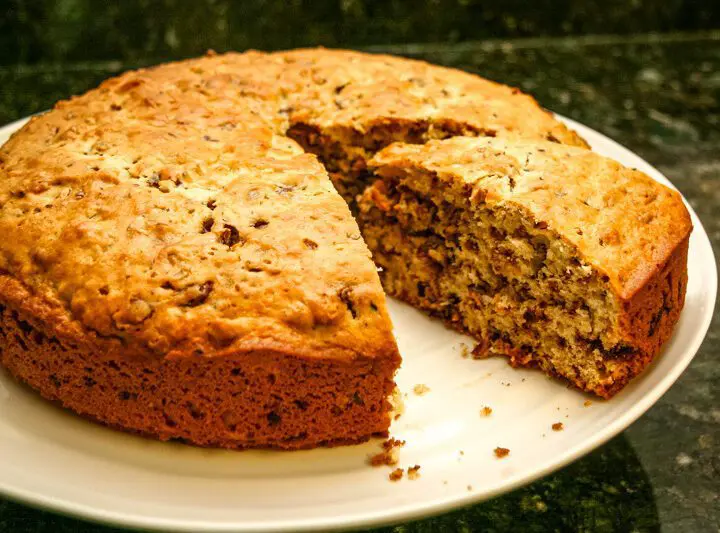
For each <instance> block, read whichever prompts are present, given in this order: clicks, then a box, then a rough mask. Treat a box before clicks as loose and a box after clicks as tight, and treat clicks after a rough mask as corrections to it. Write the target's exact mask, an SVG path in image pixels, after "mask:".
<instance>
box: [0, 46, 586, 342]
mask: <svg viewBox="0 0 720 533" xmlns="http://www.w3.org/2000/svg"><path fill="white" fill-rule="evenodd" d="M412 121H415V122H418V121H419V122H423V123H425V124H434V123H438V124H440V123H445V122H452V123H457V124H464V125H465V126H466V127H467V128H470V129H471V130H473V131H475V130H476V133H478V132H479V133H487V134H489V135H496V136H498V137H502V136H518V135H519V136H526V137H529V138H533V139H553V140H555V141H558V142H567V143H570V144H579V145H582V144H583V141H582V140H581V139H580V138H579V137H577V135H575V134H574V133H573V132H571V131H570V130H568V129H567V128H565V127H564V126H563V125H562V124H561V123H559V122H558V121H556V120H555V119H554V118H553V117H552V116H551V115H550V114H549V113H547V112H545V111H544V110H542V109H541V108H540V107H539V106H537V104H536V103H535V102H534V100H532V99H531V98H530V97H528V96H525V95H523V94H521V93H519V91H517V90H514V89H510V88H508V87H504V86H501V85H498V84H495V83H492V82H489V81H486V80H482V79H480V78H478V77H476V76H472V75H470V74H466V73H462V72H458V71H454V70H449V69H445V68H442V67H435V66H431V65H428V64H426V63H422V62H418V61H410V60H404V59H400V58H394V57H389V56H380V55H368V54H360V53H356V52H345V51H329V50H299V51H291V52H281V53H273V54H266V53H260V52H248V53H244V54H235V53H230V54H225V55H219V56H218V55H210V56H208V57H203V58H199V59H193V60H188V61H183V62H179V63H171V64H167V65H161V66H159V67H155V68H151V69H144V70H139V71H133V72H128V73H125V74H123V75H121V76H119V77H117V78H113V79H110V80H108V81H106V82H104V83H103V84H102V85H101V86H100V87H99V88H97V89H95V90H92V91H89V92H88V93H86V94H84V95H82V96H80V97H76V98H73V99H71V100H69V101H65V102H60V103H58V104H57V105H56V106H55V108H54V109H53V110H52V111H50V112H48V113H46V114H44V115H42V116H39V117H34V118H33V119H32V120H31V121H30V122H29V123H28V124H27V125H26V126H25V127H23V128H22V130H20V131H19V132H18V133H16V134H15V135H14V136H13V137H12V139H11V140H10V141H8V142H7V143H6V144H5V145H4V146H3V147H2V149H0V234H2V235H3V236H4V238H3V239H2V241H1V242H0V272H4V273H6V274H5V275H6V276H10V277H12V278H14V279H15V280H19V281H20V282H21V283H22V284H23V285H24V287H25V288H26V289H27V290H28V291H29V292H30V293H32V294H33V295H34V297H36V298H38V299H40V300H42V301H43V302H45V303H46V304H47V305H48V306H50V307H51V308H52V309H54V310H56V311H57V310H58V309H59V310H61V311H62V313H61V314H60V315H57V316H64V317H66V320H67V321H69V322H72V323H74V324H76V325H79V326H81V327H82V328H84V331H86V332H87V331H90V332H94V334H95V335H96V336H97V338H101V339H109V340H110V341H112V342H117V343H119V344H120V345H122V346H123V347H124V349H126V350H128V351H132V350H134V349H136V351H138V352H142V353H150V354H155V355H158V354H161V355H170V356H172V355H173V354H176V355H181V354H187V353H203V354H215V353H225V352H229V351H238V350H242V349H246V348H247V349H253V348H263V347H267V348H272V349H284V350H288V351H293V352H298V351H302V352H304V353H308V354H313V353H320V352H323V353H325V354H330V353H332V352H333V350H334V349H337V350H336V351H337V352H338V353H344V354H348V353H353V354H357V353H362V354H364V355H367V356H372V355H374V354H379V353H387V352H388V350H389V351H394V350H396V348H395V344H394V340H393V338H392V334H391V326H390V322H389V319H388V315H387V311H386V307H385V298H384V295H383V292H382V289H381V287H380V283H379V280H378V277H377V273H376V271H375V267H374V265H373V264H372V261H371V259H370V254H369V252H368V250H367V248H366V246H365V245H364V243H363V241H362V239H361V238H360V234H359V231H358V227H357V225H356V223H355V221H354V220H353V219H352V217H351V215H350V212H349V210H348V208H347V206H346V205H345V203H344V202H343V200H342V199H341V198H340V196H339V195H338V194H337V193H336V192H335V190H334V189H333V186H332V184H331V182H330V181H329V179H328V176H327V174H326V172H325V170H324V169H323V168H322V166H321V165H320V164H319V163H318V161H317V160H316V159H315V157H314V156H311V155H307V154H303V153H302V150H301V149H300V147H299V146H298V145H297V144H296V143H295V142H294V141H291V140H290V139H288V138H287V137H286V135H285V133H286V131H287V129H288V128H289V127H290V126H291V125H292V124H295V123H307V124H311V125H314V126H318V127H322V128H332V127H335V126H337V127H350V128H352V129H353V130H355V131H358V132H360V133H364V132H367V130H368V129H369V128H372V127H373V125H375V124H386V125H387V124H402V123H407V122H412Z"/></svg>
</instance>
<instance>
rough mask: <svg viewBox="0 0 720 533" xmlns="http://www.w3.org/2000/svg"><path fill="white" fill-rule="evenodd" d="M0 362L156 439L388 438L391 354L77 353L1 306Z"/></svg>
mask: <svg viewBox="0 0 720 533" xmlns="http://www.w3.org/2000/svg"><path fill="white" fill-rule="evenodd" d="M0 363H2V365H3V366H4V367H5V368H6V369H7V370H8V372H9V373H10V374H12V375H13V376H14V377H15V378H16V379H17V380H18V381H20V382H23V383H25V384H27V385H29V386H30V387H31V388H32V389H35V390H36V391H38V392H39V393H40V394H41V395H42V396H43V397H45V398H46V399H48V400H51V401H54V402H56V403H58V404H60V405H62V406H63V407H65V408H68V409H70V410H72V411H74V412H75V413H77V414H80V415H82V416H83V417H85V418H88V419H92V420H95V421H98V422H101V423H103V424H105V425H107V426H110V427H114V428H118V429H122V430H124V431H129V432H133V433H138V434H142V435H145V436H151V437H154V438H156V439H160V440H164V441H167V440H177V441H181V442H186V443H189V444H193V445H197V446H208V447H222V448H233V449H245V448H272V449H285V450H296V449H304V448H313V447H317V446H337V445H343V444H352V443H359V442H363V441H366V440H368V439H369V438H371V437H373V436H379V437H382V436H387V432H388V427H389V425H390V422H391V410H392V406H391V404H390V401H389V399H388V398H389V396H390V395H391V394H392V392H393V390H394V386H395V384H394V382H393V375H394V372H395V366H396V365H397V361H396V360H395V359H394V358H387V359H382V360H380V359H369V358H368V359H364V358H358V359H356V360H353V361H336V360H327V359H323V358H320V357H318V358H313V359H310V358H300V357H295V356H291V355H287V354H281V353H277V352H270V351H252V352H245V353H241V354H237V356H235V357H218V358H206V357H202V356H197V357H187V358H179V359H147V358H144V359H134V358H120V357H117V356H108V355H106V354H102V353H93V352H90V351H87V350H83V349H81V348H79V347H77V346H72V345H71V343H68V342H65V341H61V340H60V339H58V338H57V337H54V336H52V335H50V334H48V332H47V331H44V328H42V327H41V326H40V325H38V324H37V323H36V321H35V320H33V319H32V318H30V317H27V316H24V315H22V314H21V313H19V312H18V311H17V310H16V309H13V308H11V307H10V306H8V305H6V304H3V305H0Z"/></svg>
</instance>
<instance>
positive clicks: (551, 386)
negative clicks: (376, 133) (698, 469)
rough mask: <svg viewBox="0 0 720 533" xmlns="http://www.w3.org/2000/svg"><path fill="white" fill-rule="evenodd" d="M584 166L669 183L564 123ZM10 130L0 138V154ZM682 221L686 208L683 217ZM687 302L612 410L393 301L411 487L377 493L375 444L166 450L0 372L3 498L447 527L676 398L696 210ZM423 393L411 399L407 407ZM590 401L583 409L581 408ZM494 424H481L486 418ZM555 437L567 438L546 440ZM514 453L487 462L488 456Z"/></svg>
mask: <svg viewBox="0 0 720 533" xmlns="http://www.w3.org/2000/svg"><path fill="white" fill-rule="evenodd" d="M567 122H568V123H569V124H570V126H571V127H573V128H575V129H576V130H577V131H578V132H579V133H580V134H581V135H582V136H583V137H584V138H585V139H587V140H588V141H589V142H590V144H591V145H592V146H593V148H594V149H595V150H597V151H598V152H600V153H602V154H605V155H607V156H610V157H613V158H615V159H617V160H618V161H620V162H622V163H624V164H626V165H628V166H632V167H636V168H639V169H640V170H642V171H644V172H646V173H647V174H649V175H650V176H652V177H654V178H655V179H657V180H658V181H660V182H662V183H665V184H667V185H669V182H668V180H667V179H666V178H665V177H664V176H662V175H661V174H660V173H659V172H658V171H657V170H655V169H654V168H652V167H651V166H650V165H649V164H647V163H646V162H645V161H643V160H642V159H640V158H639V157H638V156H636V155H634V154H632V153H631V152H629V151H628V150H626V149H625V148H623V147H621V146H620V145H618V144H616V143H615V142H613V141H612V140H610V139H608V138H607V137H604V136H603V135H601V134H599V133H597V132H595V131H593V130H591V129H589V128H587V127H584V126H582V125H580V124H577V123H575V122H572V121H570V120H568V121H567ZM20 125H21V123H20V122H16V123H14V124H11V125H9V126H7V127H5V128H3V129H2V130H0V143H1V142H4V141H5V140H6V138H7V136H8V135H9V134H10V133H11V132H12V131H14V130H16V129H17V128H19V127H20ZM688 208H689V206H688ZM690 211H691V214H692V220H693V224H694V225H695V230H694V232H693V234H692V238H691V241H690V264H689V270H690V272H689V283H688V287H687V300H686V304H685V310H684V311H683V313H682V317H681V319H680V323H679V324H678V326H677V329H676V331H675V335H674V336H673V338H672V340H671V341H670V342H669V343H668V345H667V347H666V348H665V351H664V353H663V354H662V357H660V358H659V359H658V360H657V361H656V362H655V363H654V364H653V365H652V366H651V367H650V368H649V369H648V370H647V371H646V372H645V373H644V375H643V376H641V377H640V378H639V379H636V380H635V381H634V382H633V383H632V384H631V385H630V386H628V387H627V388H626V389H625V390H624V391H623V392H622V393H621V394H619V395H618V396H616V397H615V398H614V399H613V400H612V401H608V402H603V401H597V400H596V399H595V398H590V397H589V396H586V395H583V394H581V393H579V392H577V391H574V390H569V389H567V388H565V386H563V385H561V384H560V383H558V382H556V381H554V380H550V379H548V378H546V377H544V376H543V375H542V374H540V373H539V372H536V371H529V370H514V369H512V368H511V367H510V366H509V365H508V364H507V363H506V362H505V360H504V359H499V358H495V359H488V360H482V361H475V360H472V359H466V358H463V357H462V356H461V354H462V349H461V346H462V345H463V344H466V345H467V346H472V342H471V341H470V339H467V338H465V337H463V336H462V335H459V334H457V333H454V332H452V331H449V330H447V329H445V328H444V327H443V325H442V324H441V323H440V322H438V321H434V320H431V319H428V318H426V317H425V316H423V315H422V314H421V313H419V312H418V311H416V310H414V309H412V308H410V307H408V306H406V305H404V304H401V303H398V302H395V301H391V302H390V310H391V314H392V318H393V321H394V324H395V331H396V335H397V339H398V343H399V345H400V350H401V352H402V355H403V361H404V362H403V365H402V369H401V370H400V372H399V374H398V384H399V386H400V388H401V389H402V390H403V391H404V392H405V393H407V398H406V400H405V402H406V412H405V414H404V416H403V417H402V418H401V419H400V420H398V421H397V422H395V424H394V425H393V427H392V435H393V436H395V437H397V438H400V439H404V440H406V441H407V445H406V446H405V447H404V448H403V449H402V450H401V452H400V464H399V466H402V467H408V466H412V465H415V464H418V465H420V466H421V470H420V473H421V477H420V478H419V479H417V480H414V481H410V480H408V479H403V480H402V481H400V482H396V483H393V482H390V481H389V480H388V473H389V468H387V467H381V468H370V467H369V466H367V464H366V458H367V456H368V455H370V454H372V453H376V452H377V451H378V442H373V443H367V444H363V445H359V446H350V447H343V448H335V449H320V450H312V451H301V452H267V451H257V452H256V451H251V452H231V451H219V450H203V449H197V448H192V447H189V446H184V445H180V444H164V443H160V442H155V441H152V440H146V439H143V438H139V437H134V436H130V435H125V434H123V433H119V432H116V431H113V430H110V429H106V428H104V427H101V426H99V425H95V424H92V423H90V422H86V421H84V420H82V419H81V418H79V417H76V416H74V415H73V414H71V413H69V412H65V411H62V410H60V409H58V408H56V407H54V406H52V405H50V404H48V403H47V402H45V401H43V400H41V399H40V398H39V397H38V396H37V395H35V394H34V393H33V392H32V391H30V390H28V389H27V388H25V387H22V386H19V385H17V384H16V383H15V382H13V381H12V380H11V379H10V378H9V377H8V375H7V374H6V373H3V372H2V371H1V370H0V435H2V438H0V493H2V494H4V495H6V496H8V497H10V498H14V499H17V500H20V501H23V502H26V503H29V504H32V505H37V506H42V507H46V508H48V509H52V510H55V511H60V512H64V513H69V514H73V515H78V516H81V517H85V518H89V519H93V520H99V521H104V522H111V523H115V524H120V525H125V526H136V527H144V528H162V529H175V530H184V531H281V530H282V531H286V530H292V531H298V530H305V531H310V530H312V531H316V530H322V529H342V528H355V527H361V526H372V525H379V524H385V523H389V522H400V521H405V520H409V519H412V518H418V517H421V516H425V515H429V514H433V513H440V512H444V511H448V510H450V509H452V508H454V507H458V506H461V505H467V504H470V503H473V502H479V501H481V500H485V499H487V498H491V497H493V496H496V495H498V494H500V493H503V492H507V491H509V490H512V489H514V488H516V487H518V486H520V485H523V484H525V483H528V482H530V481H532V480H534V479H536V478H538V477H540V476H543V475H545V474H548V473H549V472H552V471H553V470H556V469H558V468H560V467H562V466H563V465H566V464H567V463H569V462H570V461H573V460H574V459H577V458H578V457H580V456H582V455H583V454H586V453H588V452H589V451H590V450H592V449H593V448H595V447H597V446H599V445H600V444H602V443H603V442H605V441H607V440H608V439H610V438H611V437H612V436H614V435H616V434H617V433H619V432H620V431H622V430H623V429H624V428H626V427H627V426H628V425H629V424H631V423H632V422H633V421H634V420H636V419H637V418H638V417H639V416H640V415H642V414H643V413H644V412H645V411H646V410H647V409H648V408H649V407H650V406H651V405H653V404H654V403H655V402H656V401H657V400H658V398H660V396H661V395H662V394H663V393H664V392H665V391H666V390H667V389H668V388H669V387H670V386H671V385H672V384H673V382H674V381H675V380H676V379H677V378H678V376H679V375H680V373H681V372H682V371H683V370H684V369H685V367H686V366H687V365H688V363H690V360H691V359H692V358H693V356H694V355H695V352H696V351H697V349H698V347H699V346H700V343H701V342H702V340H703V337H704V335H705V332H706V331H707V329H708V326H709V324H710V319H711V317H712V313H713V308H714V304H715V295H716V291H717V273H716V268H715V260H714V257H713V252H712V249H711V247H710V242H709V240H708V237H707V235H706V233H705V230H704V229H703V227H702V225H701V224H700V221H699V220H698V218H697V216H696V215H695V213H694V212H692V209H691V210H690ZM416 384H425V385H427V386H428V387H429V388H430V391H429V392H428V393H426V394H424V395H422V396H418V395H416V394H414V393H413V392H412V389H413V387H414V385H416ZM587 400H591V401H592V404H591V405H589V406H586V405H585V402H586V401H587ZM486 405H487V406H490V407H491V408H492V415H491V416H489V417H481V416H480V410H481V408H482V407H483V406H486ZM556 422H562V423H563V425H564V430H563V431H553V430H552V429H551V426H552V424H554V423H556ZM498 446H500V447H505V448H509V449H510V450H511V452H510V455H509V456H508V457H506V458H504V459H497V458H496V457H495V455H494V453H493V450H494V448H495V447H498Z"/></svg>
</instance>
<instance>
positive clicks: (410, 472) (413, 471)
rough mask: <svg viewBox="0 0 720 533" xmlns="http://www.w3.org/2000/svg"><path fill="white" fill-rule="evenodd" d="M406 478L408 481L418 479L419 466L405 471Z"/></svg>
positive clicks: (410, 467)
mask: <svg viewBox="0 0 720 533" xmlns="http://www.w3.org/2000/svg"><path fill="white" fill-rule="evenodd" d="M407 476H408V479H410V480H415V479H417V478H419V477H420V465H415V466H409V467H408V469H407Z"/></svg>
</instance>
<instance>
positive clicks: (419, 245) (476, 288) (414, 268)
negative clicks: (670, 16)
mask: <svg viewBox="0 0 720 533" xmlns="http://www.w3.org/2000/svg"><path fill="white" fill-rule="evenodd" d="M370 164H371V166H373V167H375V174H376V176H377V177H378V178H379V179H378V181H376V182H375V184H374V185H373V186H372V187H370V188H368V189H367V190H366V191H365V193H364V195H363V197H362V199H361V201H360V211H361V213H360V217H359V222H360V225H361V227H362V228H363V234H364V236H365V240H366V242H367V243H368V246H369V247H370V249H371V250H373V254H374V259H375V262H376V263H377V264H378V265H379V266H381V267H382V269H383V270H382V274H381V276H382V279H383V283H384V286H385V289H386V291H387V292H388V294H390V295H393V296H397V297H399V298H402V299H403V300H405V301H407V302H409V303H411V304H412V305H414V306H417V307H420V308H422V309H426V310H428V311H430V312H431V313H432V314H435V315H438V316H440V317H443V318H444V319H445V320H446V321H448V322H449V323H450V324H451V325H453V326H455V327H457V328H458V329H460V330H462V331H465V332H467V333H470V334H471V335H473V336H475V337H476V338H477V339H478V340H479V341H480V342H479V345H478V348H476V350H475V353H476V355H478V356H483V355H488V354H504V355H507V356H509V358H510V361H511V363H512V364H513V365H517V366H538V367H540V368H542V369H543V370H544V371H545V372H547V373H549V374H553V375H557V376H561V377H563V378H566V379H567V380H568V381H569V382H570V383H572V384H574V385H575V386H577V387H578V388H580V389H583V390H585V391H588V392H592V393H595V394H597V395H599V396H602V397H605V398H609V397H611V396H612V395H613V394H615V393H616V392H617V391H618V390H620V389H621V388H622V387H623V386H624V385H625V384H626V383H627V382H628V380H629V379H631V378H632V377H633V376H635V375H636V374H638V373H639V372H640V371H642V369H643V368H645V367H646V366H647V365H648V364H649V362H650V361H651V360H652V359H653V357H655V355H657V353H658V352H659V350H660V348H661V347H662V345H663V344H664V343H665V341H667V339H668V338H669V336H670V334H671V332H672V327H673V325H674V324H675V323H676V322H677V319H678V315H679V313H680V310H681V309H682V307H683V302H684V297H685V287H686V283H687V250H688V239H689V235H690V231H691V229H692V226H691V222H690V218H689V215H688V212H687V210H686V208H685V206H684V204H683V202H682V199H681V197H680V195H679V194H678V193H677V192H675V191H673V190H671V189H668V188H667V187H664V186H663V185H661V184H659V183H657V182H655V181H654V180H652V179H651V178H649V177H648V176H646V175H644V174H642V173H641V172H639V171H636V170H631V169H628V168H625V167H623V166H622V165H620V164H619V163H617V162H615V161H613V160H611V159H607V158H604V157H601V156H599V155H597V154H595V153H593V152H591V151H589V150H585V149H582V148H577V147H572V146H563V145H559V144H556V143H550V142H536V141H533V142H527V141H519V140H512V141H508V140H505V139H491V138H484V139H483V138H468V137H457V138H453V139H449V140H445V141H431V142H428V143H427V144H425V145H423V146H411V145H403V144H396V145H392V146H390V147H388V148H386V149H385V150H383V151H381V152H380V153H379V154H377V155H376V156H375V158H374V159H373V160H372V161H371V162H370Z"/></svg>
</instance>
